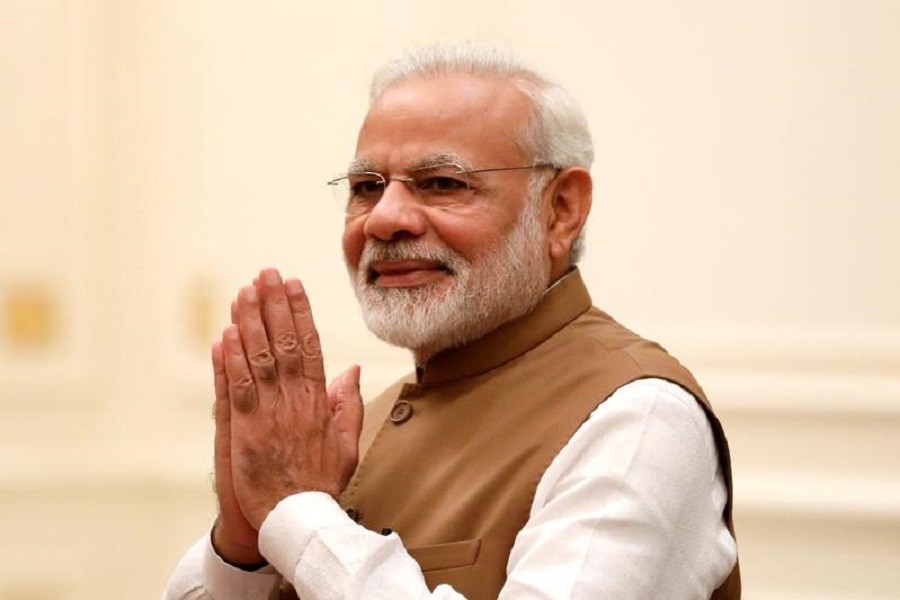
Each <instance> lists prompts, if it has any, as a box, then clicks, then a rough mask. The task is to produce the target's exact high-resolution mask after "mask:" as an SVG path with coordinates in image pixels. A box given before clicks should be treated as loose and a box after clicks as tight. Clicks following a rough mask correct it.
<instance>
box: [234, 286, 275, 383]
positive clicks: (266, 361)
mask: <svg viewBox="0 0 900 600" xmlns="http://www.w3.org/2000/svg"><path fill="white" fill-rule="evenodd" d="M238 326H239V327H240V332H241V335H240V338H241V341H242V342H243V345H244V351H245V352H246V355H247V362H248V363H249V364H250V372H251V373H252V374H253V378H254V379H255V380H256V384H257V386H258V387H259V392H260V394H266V393H271V392H272V391H273V388H274V387H275V383H276V376H277V371H276V369H275V357H274V356H273V355H272V350H271V349H270V348H269V340H268V338H267V336H266V328H265V326H264V325H263V322H262V316H261V315H260V312H259V291H258V290H257V289H256V288H255V287H253V286H247V287H244V288H241V291H240V293H239V294H238Z"/></svg>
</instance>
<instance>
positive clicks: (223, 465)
mask: <svg viewBox="0 0 900 600" xmlns="http://www.w3.org/2000/svg"><path fill="white" fill-rule="evenodd" d="M212 365H213V389H214V390H215V394H216V403H215V408H214V411H213V414H214V415H215V423H216V432H215V437H214V440H213V450H214V464H215V474H216V494H219V492H220V491H222V492H224V490H222V486H223V484H224V480H225V479H226V478H227V477H226V475H227V474H228V473H230V471H231V405H230V400H229V399H228V377H227V376H226V375H225V356H224V354H223V353H222V342H221V340H220V341H217V342H215V343H214V344H213V346H212ZM227 479H230V478H227ZM220 502H221V500H220Z"/></svg>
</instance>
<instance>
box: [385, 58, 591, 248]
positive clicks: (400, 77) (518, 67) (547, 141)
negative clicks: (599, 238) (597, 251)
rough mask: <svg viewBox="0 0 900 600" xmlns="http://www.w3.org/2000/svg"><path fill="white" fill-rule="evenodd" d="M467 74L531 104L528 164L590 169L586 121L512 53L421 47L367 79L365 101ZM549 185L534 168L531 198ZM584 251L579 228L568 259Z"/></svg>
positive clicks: (561, 92) (525, 133) (525, 136)
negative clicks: (511, 89)
mask: <svg viewBox="0 0 900 600" xmlns="http://www.w3.org/2000/svg"><path fill="white" fill-rule="evenodd" d="M441 73H467V74H471V75H474V76H476V77H494V78H499V79H504V80H508V81H509V82H510V83H511V84H513V85H514V86H516V87H517V88H518V89H519V90H520V91H521V92H522V93H524V94H525V96H526V97H527V98H528V99H529V100H530V101H531V104H532V107H533V112H532V115H531V118H530V120H529V122H528V123H527V124H526V125H525V127H524V129H523V130H522V131H521V132H520V134H519V138H520V139H519V140H518V144H519V146H520V147H521V148H522V149H523V150H524V151H525V152H526V153H527V154H529V155H530V156H531V160H532V162H533V163H535V164H537V163H549V164H551V165H553V166H554V167H557V168H560V169H564V168H567V167H582V168H585V169H590V167H591V164H592V163H593V162H594V148H593V143H592V141H591V133H590V131H589V130H588V126H587V119H585V116H584V113H583V112H582V111H581V108H580V107H579V106H578V103H577V102H576V101H575V99H574V98H573V97H572V96H571V95H570V94H569V93H568V92H567V91H566V90H565V89H563V88H562V87H560V86H559V85H558V84H556V83H554V82H552V81H550V80H548V79H546V78H544V77H543V76H542V75H540V74H538V73H537V72H536V71H534V70H533V69H531V68H530V67H528V66H526V65H525V64H524V63H523V62H521V61H520V60H519V59H518V58H517V57H515V56H514V55H513V54H511V53H509V52H507V51H505V50H503V49H500V48H497V47H494V46H486V45H482V44H478V43H471V42H468V43H456V44H448V43H443V44H436V45H431V46H423V47H420V48H415V49H413V50H410V51H408V52H407V53H405V54H403V55H401V56H399V57H397V58H395V59H394V60H392V61H390V62H388V63H387V64H385V65H384V66H383V67H381V68H380V69H379V70H378V71H376V73H375V75H374V77H373V78H372V84H371V86H370V88H369V103H370V105H371V104H373V103H374V102H375V101H376V100H377V99H378V97H379V96H381V94H382V93H384V91H385V90H387V89H388V88H389V87H391V86H392V85H394V84H395V83H398V82H401V81H405V80H408V79H414V78H419V77H426V76H429V75H439V74H441ZM549 181H550V175H549V174H548V173H547V172H546V171H540V170H536V171H535V172H534V174H533V175H532V179H531V186H530V187H531V192H532V196H533V197H535V198H537V197H538V195H539V193H540V191H541V190H542V189H543V188H544V186H545V185H546V184H547V183H548V182H549ZM583 249H584V229H582V231H581V232H580V233H579V235H578V238H577V239H576V240H575V242H574V243H573V244H572V250H571V254H570V256H571V260H572V263H573V264H574V263H577V262H578V260H579V259H580V258H581V255H582V253H583Z"/></svg>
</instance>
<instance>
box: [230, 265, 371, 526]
mask: <svg viewBox="0 0 900 600" xmlns="http://www.w3.org/2000/svg"><path fill="white" fill-rule="evenodd" d="M256 287H258V288H259V290H257V289H256ZM256 287H246V288H243V289H242V290H241V292H240V293H239V295H238V298H237V301H236V302H235V303H234V304H233V308H232V318H233V320H235V321H236V323H235V324H233V325H231V326H230V327H229V328H228V329H226V331H225V333H224V335H223V340H222V347H224V348H225V349H226V351H227V353H228V361H227V362H226V364H225V367H226V368H225V371H226V373H225V376H226V378H227V380H228V389H229V392H230V394H229V395H230V401H231V403H232V405H233V408H234V411H235V412H234V415H233V418H232V419H231V421H230V439H231V442H230V447H231V456H232V458H233V460H232V463H231V464H232V476H233V477H234V486H233V492H234V495H235V497H236V499H237V504H238V505H239V506H240V510H241V512H242V513H243V515H244V516H245V517H246V518H247V520H248V522H249V523H250V525H251V527H253V528H254V529H258V527H259V525H260V524H261V522H262V520H263V519H264V518H265V517H266V516H267V515H268V513H269V512H270V511H271V510H272V508H274V506H275V505H276V504H277V503H278V502H279V501H280V500H281V499H283V498H285V497H286V496H288V495H291V494H294V493H297V492H301V491H323V492H325V493H327V494H329V495H331V496H332V497H335V498H336V497H338V496H339V494H340V492H341V490H342V489H343V487H344V486H345V485H346V483H347V481H348V480H349V478H350V476H351V475H352V473H353V471H354V470H355V468H356V463H357V461H358V448H357V447H356V444H357V441H358V437H359V430H360V427H361V414H362V401H361V399H360V397H359V392H358V376H359V371H358V368H351V370H350V371H351V372H352V373H351V376H350V377H349V378H348V377H338V378H336V380H335V383H336V384H337V385H336V387H335V388H334V389H333V390H326V388H325V385H324V383H325V376H324V368H323V367H324V364H323V360H322V353H321V342H320V339H319V336H318V333H317V332H316V329H315V324H314V322H313V320H312V312H311V311H310V309H309V300H308V297H307V296H306V293H305V292H304V291H303V287H302V285H301V284H300V282H299V281H298V280H289V281H288V282H282V281H281V277H280V275H279V274H278V272H277V271H275V270H274V269H267V270H265V271H263V272H262V273H261V274H260V277H259V278H258V280H257V286H256ZM298 340H299V343H298ZM248 357H249V358H248ZM250 407H252V410H251V409H250ZM218 426H219V423H218V422H217V427H218ZM217 464H218V463H217ZM222 521H223V522H224V519H223V520H222ZM222 528H223V529H224V528H225V526H224V525H223V527H222Z"/></svg>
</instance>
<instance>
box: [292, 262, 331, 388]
mask: <svg viewBox="0 0 900 600" xmlns="http://www.w3.org/2000/svg"><path fill="white" fill-rule="evenodd" d="M284 289H285V293H286V294H287V298H288V303H289V304H290V307H291V314H292V315H293V318H294V328H295V329H296V331H297V338H298V339H299V340H300V353H301V354H302V356H303V376H304V377H306V378H307V379H308V380H309V381H310V382H311V383H312V384H313V385H314V386H315V387H316V388H318V389H320V390H321V391H323V392H324V390H325V367H324V365H323V362H322V345H321V343H320V342H319V333H318V332H317V331H316V324H315V323H314V322H313V316H312V309H311V308H310V306H309V298H308V297H307V296H306V291H305V290H304V289H303V284H301V283H300V280H299V279H288V280H287V281H285V283H284Z"/></svg>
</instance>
